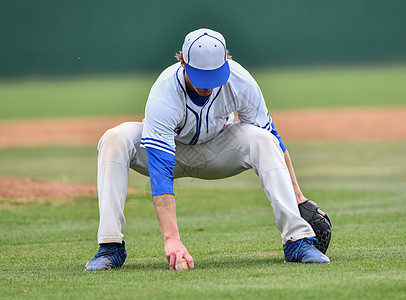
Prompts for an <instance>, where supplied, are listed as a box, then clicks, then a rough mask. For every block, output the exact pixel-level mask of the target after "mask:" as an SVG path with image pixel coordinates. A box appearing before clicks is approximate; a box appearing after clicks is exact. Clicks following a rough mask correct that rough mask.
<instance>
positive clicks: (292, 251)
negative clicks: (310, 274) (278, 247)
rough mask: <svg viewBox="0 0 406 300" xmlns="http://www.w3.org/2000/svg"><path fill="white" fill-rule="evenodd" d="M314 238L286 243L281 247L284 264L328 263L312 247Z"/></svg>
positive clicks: (324, 257)
mask: <svg viewBox="0 0 406 300" xmlns="http://www.w3.org/2000/svg"><path fill="white" fill-rule="evenodd" d="M313 242H317V239H315V238H304V239H301V240H297V241H294V242H292V241H288V242H287V243H286V244H285V245H284V246H283V252H284V253H285V262H301V263H330V259H329V258H328V257H327V256H325V255H324V254H323V253H321V252H320V251H319V250H318V249H317V248H316V247H315V246H314V245H313Z"/></svg>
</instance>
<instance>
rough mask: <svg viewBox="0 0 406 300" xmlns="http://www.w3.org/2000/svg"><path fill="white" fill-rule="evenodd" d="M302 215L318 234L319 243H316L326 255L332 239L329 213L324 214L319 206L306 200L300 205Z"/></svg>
mask: <svg viewBox="0 0 406 300" xmlns="http://www.w3.org/2000/svg"><path fill="white" fill-rule="evenodd" d="M299 210H300V215H301V216H302V218H303V219H305V220H306V221H307V222H308V223H309V224H310V226H311V227H312V228H313V231H314V233H315V234H316V238H317V243H314V246H316V248H317V249H319V250H320V251H321V252H322V253H326V251H327V248H328V245H329V244H330V239H331V227H332V226H331V220H330V217H329V216H328V214H327V213H325V214H324V216H323V214H322V213H321V211H320V210H319V206H318V205H317V204H316V203H314V202H313V201H311V200H306V201H305V202H303V203H300V204H299Z"/></svg>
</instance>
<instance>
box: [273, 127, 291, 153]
mask: <svg viewBox="0 0 406 300" xmlns="http://www.w3.org/2000/svg"><path fill="white" fill-rule="evenodd" d="M271 126H272V131H271V133H272V134H273V135H274V136H276V137H277V138H278V140H279V147H281V149H282V151H283V152H285V151H286V150H287V148H286V146H285V144H284V143H283V141H282V138H281V136H280V135H279V134H278V131H277V130H276V129H275V125H274V124H273V122H272V123H271Z"/></svg>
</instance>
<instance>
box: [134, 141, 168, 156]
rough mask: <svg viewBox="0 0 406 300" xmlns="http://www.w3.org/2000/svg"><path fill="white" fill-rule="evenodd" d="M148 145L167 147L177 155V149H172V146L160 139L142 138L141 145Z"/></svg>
mask: <svg viewBox="0 0 406 300" xmlns="http://www.w3.org/2000/svg"><path fill="white" fill-rule="evenodd" d="M148 145H153V146H156V147H159V148H162V149H165V150H167V151H170V152H171V153H173V155H175V151H174V150H173V149H172V147H171V146H170V145H169V144H167V143H165V142H163V141H160V140H156V139H152V138H142V139H141V146H144V147H147V146H148Z"/></svg>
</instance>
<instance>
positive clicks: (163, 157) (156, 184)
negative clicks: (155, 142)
mask: <svg viewBox="0 0 406 300" xmlns="http://www.w3.org/2000/svg"><path fill="white" fill-rule="evenodd" d="M146 150H147V158H148V168H149V177H150V181H151V190H152V196H157V195H163V194H171V195H175V193H174V192H173V180H174V171H175V156H174V155H173V154H170V153H167V152H165V151H162V150H159V149H155V148H151V147H146Z"/></svg>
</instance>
